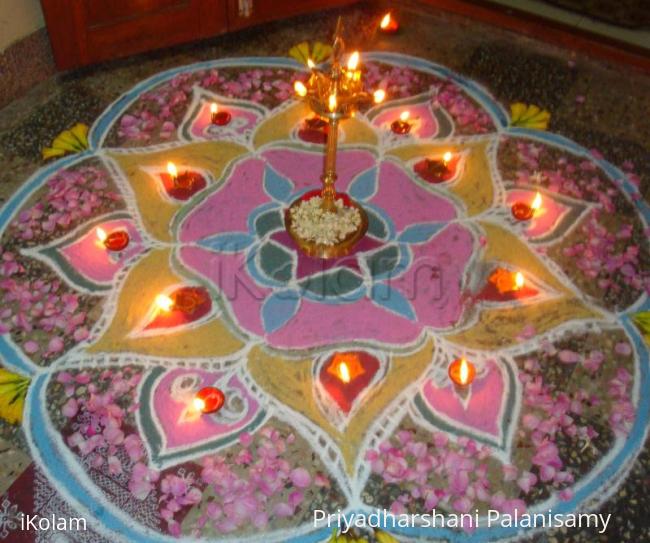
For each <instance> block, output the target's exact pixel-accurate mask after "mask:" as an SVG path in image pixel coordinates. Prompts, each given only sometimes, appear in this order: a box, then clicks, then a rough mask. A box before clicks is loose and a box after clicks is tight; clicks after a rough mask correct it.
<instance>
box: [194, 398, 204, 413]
mask: <svg viewBox="0 0 650 543" xmlns="http://www.w3.org/2000/svg"><path fill="white" fill-rule="evenodd" d="M192 403H193V404H194V409H196V410H197V411H203V410H204V409H205V401H203V400H202V399H201V398H194V401H193V402H192Z"/></svg>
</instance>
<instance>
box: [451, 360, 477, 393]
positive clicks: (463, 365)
mask: <svg viewBox="0 0 650 543" xmlns="http://www.w3.org/2000/svg"><path fill="white" fill-rule="evenodd" d="M447 373H448V374H449V378H450V379H451V380H452V382H453V383H454V385H455V386H456V387H460V388H467V387H468V386H469V385H471V384H472V381H474V378H475V377H476V368H475V367H474V364H472V363H471V362H468V361H467V360H465V358H457V359H456V360H454V361H453V362H452V363H451V364H449V369H448V370H447Z"/></svg>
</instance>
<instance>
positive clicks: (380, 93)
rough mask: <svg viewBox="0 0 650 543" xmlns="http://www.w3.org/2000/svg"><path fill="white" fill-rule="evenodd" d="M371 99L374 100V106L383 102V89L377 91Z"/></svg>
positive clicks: (384, 93)
mask: <svg viewBox="0 0 650 543" xmlns="http://www.w3.org/2000/svg"><path fill="white" fill-rule="evenodd" d="M372 97H373V99H374V100H375V104H380V103H381V102H383V101H384V98H386V91H385V90H384V89H377V90H376V91H375V92H374V93H373V95H372Z"/></svg>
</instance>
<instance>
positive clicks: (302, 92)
mask: <svg viewBox="0 0 650 543" xmlns="http://www.w3.org/2000/svg"><path fill="white" fill-rule="evenodd" d="M293 89H294V90H295V91H296V94H297V95H298V96H307V87H305V84H304V83H303V82H302V81H296V82H295V83H294V84H293Z"/></svg>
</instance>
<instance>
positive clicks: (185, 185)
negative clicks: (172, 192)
mask: <svg viewBox="0 0 650 543" xmlns="http://www.w3.org/2000/svg"><path fill="white" fill-rule="evenodd" d="M167 173H168V174H169V175H170V177H171V178H172V183H173V184H174V187H175V188H179V189H185V190H189V189H191V188H192V185H193V184H194V176H193V175H192V174H191V173H190V172H184V173H182V174H180V175H179V173H178V169H177V168H176V165H175V164H174V163H173V162H168V163H167Z"/></svg>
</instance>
